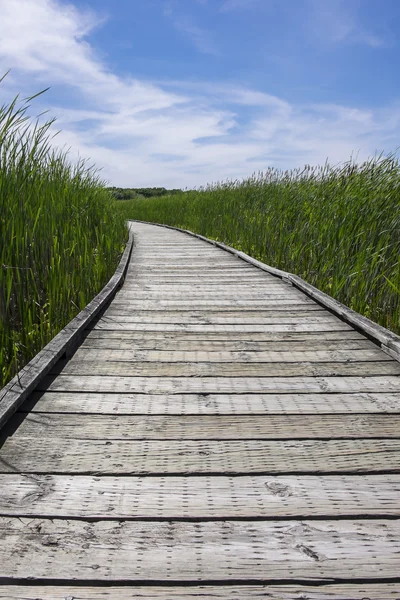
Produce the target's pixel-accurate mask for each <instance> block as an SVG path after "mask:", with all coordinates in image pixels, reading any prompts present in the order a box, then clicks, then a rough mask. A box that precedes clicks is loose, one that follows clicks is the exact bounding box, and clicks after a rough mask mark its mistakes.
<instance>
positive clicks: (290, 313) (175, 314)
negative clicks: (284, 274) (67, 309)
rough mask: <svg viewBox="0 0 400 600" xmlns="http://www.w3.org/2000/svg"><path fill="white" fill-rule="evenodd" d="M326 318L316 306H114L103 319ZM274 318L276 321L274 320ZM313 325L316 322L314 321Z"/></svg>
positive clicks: (209, 321) (230, 320) (241, 320)
mask: <svg viewBox="0 0 400 600" xmlns="http://www.w3.org/2000/svg"><path fill="white" fill-rule="evenodd" d="M325 316H327V313H326V311H324V310H323V309H321V308H320V307H319V306H318V305H317V304H316V305H314V306H312V307H311V309H310V307H309V305H307V304H306V305H303V308H300V309H297V307H296V306H295V307H294V308H293V307H291V308H290V310H277V308H276V307H275V309H273V310H269V311H268V310H258V309H257V310H246V309H244V308H241V309H240V310H236V311H234V310H231V311H226V312H221V311H215V312H214V311H211V310H208V311H204V310H203V311H201V310H197V311H196V310H192V311H187V310H186V311H178V310H176V311H169V310H158V311H156V310H151V311H142V310H134V309H132V308H131V307H130V306H127V307H125V308H123V309H122V308H119V307H113V306H112V305H111V307H110V308H109V309H108V310H107V311H106V312H105V313H104V315H103V318H104V319H107V318H112V319H113V320H115V321H120V322H122V323H126V322H128V321H133V322H135V321H140V322H141V323H203V322H204V323H205V324H212V323H215V324H216V325H218V324H219V323H264V322H265V323H269V322H272V323H275V322H277V321H278V319H279V322H280V321H281V320H282V321H283V322H286V321H287V320H289V319H290V320H292V319H297V318H300V319H307V320H309V319H320V318H321V317H325ZM272 319H273V321H272ZM312 322H313V321H312Z"/></svg>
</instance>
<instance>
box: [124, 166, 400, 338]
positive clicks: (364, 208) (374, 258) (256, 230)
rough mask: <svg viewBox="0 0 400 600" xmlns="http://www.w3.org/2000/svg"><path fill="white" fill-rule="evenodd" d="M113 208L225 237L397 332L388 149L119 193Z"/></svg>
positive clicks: (398, 232)
mask: <svg viewBox="0 0 400 600" xmlns="http://www.w3.org/2000/svg"><path fill="white" fill-rule="evenodd" d="M118 209H119V210H120V212H121V214H123V215H124V216H125V217H126V218H131V219H140V220H145V221H152V222H158V223H165V224H169V225H174V226H178V227H183V228H186V229H191V230H192V231H195V232H197V233H200V234H202V235H205V236H207V237H210V238H214V239H217V240H219V241H223V242H225V243H227V244H229V245H231V246H234V247H235V248H238V249H240V250H243V251H244V252H246V253H248V254H250V255H251V256H253V257H255V258H257V259H259V260H262V261H263V262H266V263H268V264H270V265H272V266H274V267H278V268H280V269H283V270H285V271H290V272H293V273H296V274H297V275H299V276H300V277H303V278H304V279H305V280H306V281H308V282H310V283H312V284H313V285H315V286H316V287H318V288H319V289H321V290H323V291H324V292H327V293H328V294H330V295H331V296H333V297H334V298H337V299H338V300H340V301H341V302H343V303H344V304H346V305H347V306H349V307H351V308H352V309H354V310H356V311H357V312H360V313H361V314H363V315H365V316H367V317H369V318H371V319H373V320H374V321H376V322H378V323H380V324H381V325H383V326H384V327H388V328H389V329H391V330H393V331H396V332H398V333H399V332H400V165H399V163H398V161H397V160H396V158H395V157H394V156H387V157H383V156H379V157H375V158H374V159H371V160H369V161H368V162H365V163H363V164H361V165H357V164H355V163H354V162H352V161H351V162H348V163H346V164H343V165H339V166H336V167H331V166H329V165H328V164H326V165H324V166H322V167H310V166H306V167H304V169H302V170H300V169H297V170H292V171H285V172H282V171H278V170H275V169H269V170H267V171H266V172H264V173H258V174H257V175H254V176H253V177H251V178H249V179H246V180H244V181H234V182H225V183H217V184H214V185H208V186H207V187H205V188H201V189H199V190H195V191H189V192H186V193H185V194H179V195H171V196H165V197H163V198H152V199H136V200H132V201H126V202H124V201H120V202H119V203H118Z"/></svg>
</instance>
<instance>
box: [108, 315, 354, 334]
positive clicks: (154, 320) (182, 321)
mask: <svg viewBox="0 0 400 600" xmlns="http://www.w3.org/2000/svg"><path fill="white" fill-rule="evenodd" d="M214 320H215V323H214ZM247 321H248V322H249V325H251V326H252V325H254V326H255V331H257V326H258V325H270V324H271V325H273V324H276V323H278V324H281V323H282V324H291V323H295V324H303V323H324V324H325V323H326V324H331V323H339V324H341V323H342V322H343V321H340V320H339V319H338V318H337V317H335V316H334V315H329V314H328V313H325V312H324V311H312V312H311V313H308V312H302V313H296V312H293V311H290V312H289V311H283V312H282V313H281V314H280V313H279V312H277V313H275V312H274V313H268V314H264V315H262V314H260V313H257V314H256V315H250V316H249V317H246V313H245V312H243V311H238V312H237V316H236V318H235V317H227V318H223V317H221V318H220V317H218V315H217V316H216V317H215V319H213V316H212V314H211V313H209V314H207V313H204V314H198V315H193V316H191V315H190V314H189V315H188V314H187V313H183V314H182V313H177V312H176V313H173V314H172V315H168V314H167V313H166V312H158V313H157V314H156V315H149V317H147V318H146V317H143V318H142V316H141V315H140V314H135V313H134V312H133V314H131V315H129V316H126V315H113V314H105V315H104V316H103V317H102V318H101V319H99V321H98V322H99V323H109V322H111V323H115V324H117V325H122V326H123V327H124V326H125V325H126V324H128V323H129V324H131V323H143V324H149V325H154V324H163V325H164V324H165V325H169V324H171V325H173V324H177V325H179V326H181V325H191V324H193V325H194V326H195V327H197V326H199V325H200V327H202V326H204V325H205V326H209V325H214V326H215V327H216V328H217V327H218V326H220V325H229V326H230V325H232V327H234V328H235V329H233V331H235V330H237V331H241V330H242V331H252V328H250V327H247V326H246V323H247ZM239 326H240V327H239ZM242 326H243V329H242Z"/></svg>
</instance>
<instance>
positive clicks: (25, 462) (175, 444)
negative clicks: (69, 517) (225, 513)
mask: <svg viewBox="0 0 400 600" xmlns="http://www.w3.org/2000/svg"><path fill="white" fill-rule="evenodd" d="M399 459H400V440H395V439H390V440H376V439H362V440H360V439H359V440H355V439H352V440H323V441H321V440H313V441H310V440H302V441H283V440H277V441H275V440H274V441H270V440H235V441H226V440H224V441H216V440H198V441H191V440H178V441H177V440H165V441H159V440H144V441H143V440H138V441H137V440H132V441H126V440H77V439H70V440H68V439H65V438H52V437H50V438H37V437H36V438H31V437H29V438H24V437H22V436H17V435H14V436H13V437H11V438H8V439H7V440H6V442H5V443H4V445H3V447H2V449H1V450H0V472H1V473H12V472H18V471H20V472H23V473H60V474H74V473H75V474H82V475H94V474H98V475H100V474H110V475H145V474H149V475H151V474H152V475H165V474H171V475H173V474H176V475H179V474H197V475H201V474H204V475H208V474H215V475H217V474H218V475H225V474H242V475H244V474H260V475H262V474H264V475H265V474H266V473H268V474H283V473H287V474H310V475H312V474H317V473H321V474H326V475H329V474H336V473H337V474H341V473H342V474H345V473H365V474H366V473H370V474H372V473H398V472H400V460H399ZM0 563H1V561H0Z"/></svg>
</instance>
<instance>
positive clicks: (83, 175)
mask: <svg viewBox="0 0 400 600" xmlns="http://www.w3.org/2000/svg"><path fill="white" fill-rule="evenodd" d="M30 100H32V99H29V101H30ZM29 101H24V102H20V101H18V99H16V100H14V101H13V102H11V103H10V104H9V105H5V106H3V107H1V108H0V229H1V237H0V387H1V386H2V385H4V384H5V383H6V382H7V381H8V380H9V379H10V378H11V377H12V376H13V375H14V374H15V373H16V372H17V370H18V369H19V368H21V367H22V366H23V365H24V364H26V362H27V361H28V360H29V359H30V358H32V356H34V355H35V354H36V353H37V352H38V351H39V350H40V349H41V348H42V347H43V346H44V345H45V344H46V343H47V342H48V341H49V340H50V339H51V338H52V337H53V336H54V335H55V334H56V333H57V332H58V331H59V330H60V329H62V328H63V327H64V326H65V324H66V323H67V322H68V321H70V320H71V318H73V317H74V316H75V315H76V314H77V313H78V312H79V311H80V310H81V309H82V308H83V307H84V306H85V305H86V304H87V303H88V302H89V301H90V300H91V299H92V298H93V296H94V295H95V294H96V293H97V292H98V291H100V289H101V288H102V287H103V286H104V285H105V283H106V282H107V281H108V279H109V278H110V277H111V275H112V274H113V273H114V271H115V268H116V265H117V263H118V260H119V258H120V255H121V252H122V250H123V248H124V243H125V241H126V239H127V230H126V227H125V224H124V218H123V216H122V215H119V214H116V212H115V209H114V203H115V201H114V200H113V199H112V197H111V194H110V192H107V191H106V190H105V188H104V185H103V184H102V182H101V181H100V180H99V179H98V177H97V175H96V172H95V171H93V170H92V169H90V168H87V167H86V165H85V163H81V164H79V165H77V166H71V165H70V164H69V163H68V161H67V157H66V156H65V154H63V153H60V152H55V151H54V150H52V149H51V145H50V142H51V139H50V134H49V130H50V126H51V122H47V123H45V124H42V125H40V124H39V123H38V122H37V121H34V120H31V119H29V118H28V116H27V109H28V106H29Z"/></svg>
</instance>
